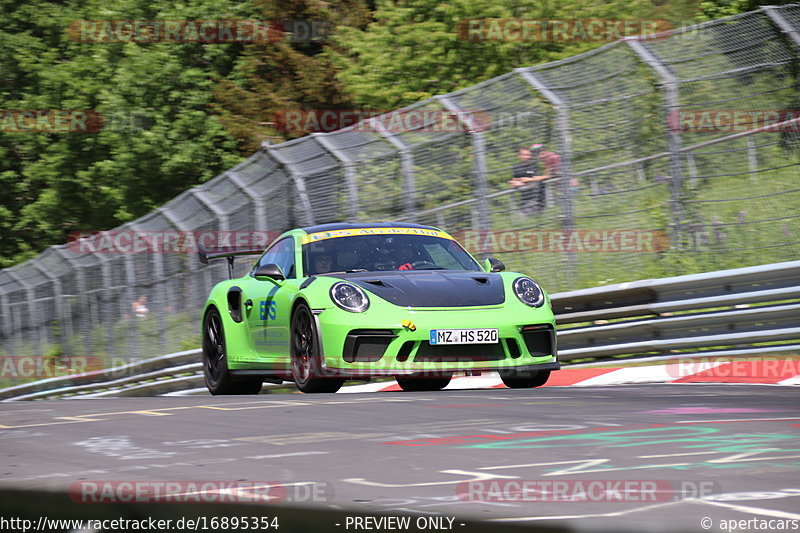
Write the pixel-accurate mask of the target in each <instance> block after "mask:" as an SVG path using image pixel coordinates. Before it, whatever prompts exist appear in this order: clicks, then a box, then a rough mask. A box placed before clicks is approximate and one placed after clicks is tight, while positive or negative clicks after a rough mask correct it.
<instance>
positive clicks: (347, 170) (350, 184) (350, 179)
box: [311, 133, 361, 222]
mask: <svg viewBox="0 0 800 533" xmlns="http://www.w3.org/2000/svg"><path fill="white" fill-rule="evenodd" d="M311 137H312V138H313V139H314V140H315V141H317V142H318V143H319V145H320V146H322V148H323V149H324V150H325V151H326V152H328V153H329V154H331V155H332V156H333V157H334V158H336V160H337V161H339V163H340V164H341V165H342V168H344V177H345V181H346V182H347V194H348V195H349V196H350V205H349V206H348V212H349V213H350V219H351V220H353V221H354V222H357V221H358V220H359V218H360V217H359V209H360V207H361V206H360V204H359V201H358V184H357V183H356V167H355V164H354V163H353V160H352V159H350V156H348V155H347V154H345V153H344V152H342V151H341V150H339V149H338V148H336V147H335V146H334V145H333V144H331V142H330V141H329V140H328V139H327V137H325V134H324V133H312V134H311Z"/></svg>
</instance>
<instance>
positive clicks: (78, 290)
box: [53, 245, 100, 355]
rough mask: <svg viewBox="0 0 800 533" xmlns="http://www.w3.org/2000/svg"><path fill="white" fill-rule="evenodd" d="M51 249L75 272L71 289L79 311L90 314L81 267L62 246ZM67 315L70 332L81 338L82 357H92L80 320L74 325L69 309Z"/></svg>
mask: <svg viewBox="0 0 800 533" xmlns="http://www.w3.org/2000/svg"><path fill="white" fill-rule="evenodd" d="M53 249H54V250H55V251H56V253H58V255H60V256H61V258H62V259H64V261H65V262H66V263H68V264H69V266H70V268H71V269H72V271H73V272H75V280H76V283H75V285H76V286H75V287H73V291H75V295H76V296H77V298H78V302H79V305H80V307H81V309H82V310H84V311H89V314H91V311H90V306H89V297H88V296H87V294H86V277H85V276H84V274H83V269H82V268H81V266H80V265H79V264H77V263H76V262H75V258H74V257H72V255H71V254H69V253H67V252H65V251H64V249H63V245H61V246H54V247H53ZM68 315H69V321H70V327H71V329H72V332H73V333H75V330H77V331H78V334H79V335H80V336H81V338H82V340H83V346H84V349H85V350H86V352H85V354H84V355H92V346H91V343H90V340H89V335H86V334H85V333H84V332H83V331H82V330H81V327H80V320H79V321H78V323H77V324H76V323H75V321H74V320H73V316H72V315H73V312H72V309H71V308H70V310H69V312H68ZM99 323H100V322H99V321H94V320H92V319H91V318H90V324H99Z"/></svg>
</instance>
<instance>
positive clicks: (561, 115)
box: [514, 69, 578, 279]
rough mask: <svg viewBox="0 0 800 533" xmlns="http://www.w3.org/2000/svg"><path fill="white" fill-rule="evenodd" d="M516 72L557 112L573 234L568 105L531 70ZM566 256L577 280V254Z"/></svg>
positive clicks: (567, 226)
mask: <svg viewBox="0 0 800 533" xmlns="http://www.w3.org/2000/svg"><path fill="white" fill-rule="evenodd" d="M514 72H516V73H517V74H519V75H520V76H521V77H522V79H524V80H525V81H526V82H528V84H529V85H531V86H532V87H533V88H534V89H536V90H537V91H538V92H539V93H540V94H541V95H542V96H544V97H545V99H547V101H548V102H550V105H552V106H553V110H554V111H555V112H556V131H557V132H558V145H559V146H558V149H559V156H560V161H559V168H558V171H559V174H560V176H559V179H560V181H561V195H562V197H563V205H562V217H563V218H562V227H563V228H564V231H566V232H571V231H573V230H574V229H575V207H574V205H573V200H572V194H573V191H572V185H571V181H572V179H573V175H572V132H571V130H570V127H569V109H568V106H567V103H566V102H565V101H564V99H563V98H561V96H559V95H558V94H557V93H556V91H554V90H553V89H551V88H550V87H548V86H547V84H546V83H545V82H544V81H543V80H542V79H541V78H539V77H538V76H536V75H535V74H534V73H533V72H532V71H531V70H529V69H515V71H514ZM545 187H546V185H545ZM565 255H566V258H567V275H568V276H569V277H570V278H571V279H576V278H577V276H578V261H577V258H576V257H575V252H572V251H570V252H566V253H565Z"/></svg>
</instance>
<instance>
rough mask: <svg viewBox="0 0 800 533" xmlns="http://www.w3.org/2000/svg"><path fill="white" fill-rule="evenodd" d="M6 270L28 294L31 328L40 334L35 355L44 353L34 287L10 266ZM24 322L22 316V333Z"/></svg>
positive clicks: (20, 326) (20, 325)
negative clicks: (37, 323)
mask: <svg viewBox="0 0 800 533" xmlns="http://www.w3.org/2000/svg"><path fill="white" fill-rule="evenodd" d="M23 264H24V263H23ZM5 272H6V274H8V276H9V277H10V278H11V279H13V280H14V281H16V282H17V285H19V286H20V287H22V288H23V290H24V291H25V295H26V296H27V298H28V301H27V303H25V304H24V305H27V307H28V320H30V324H31V330H32V331H33V330H34V329H36V330H37V332H38V334H39V335H38V336H36V341H35V342H36V344H35V349H34V355H41V353H42V339H41V335H42V328H40V327H38V326H37V325H36V322H37V320H36V311H35V308H34V306H33V303H34V300H35V295H34V293H33V287H31V286H30V285H29V284H28V283H26V282H25V281H23V280H22V278H21V277H20V276H18V275H17V274H16V273H15V272H14V271H13V270H12V269H10V268H8V269H6V270H5ZM22 324H23V319H22V317H20V324H19V331H20V333H22V332H23V331H24V328H23V325H22Z"/></svg>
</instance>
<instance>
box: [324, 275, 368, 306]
mask: <svg viewBox="0 0 800 533" xmlns="http://www.w3.org/2000/svg"><path fill="white" fill-rule="evenodd" d="M331 300H333V303H335V304H336V305H338V306H339V307H341V308H342V309H344V310H345V311H350V312H351V313H363V312H364V311H366V310H367V308H368V307H369V298H367V294H366V293H365V292H364V291H363V290H361V287H357V286H356V285H353V284H352V283H347V282H346V281H340V282H338V283H335V284H334V285H333V287H331Z"/></svg>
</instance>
